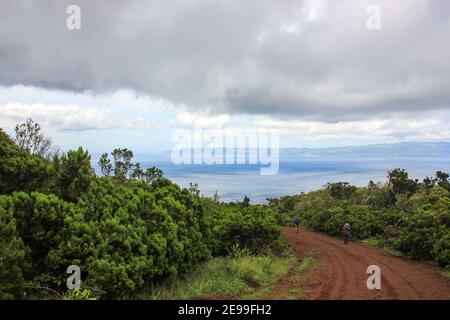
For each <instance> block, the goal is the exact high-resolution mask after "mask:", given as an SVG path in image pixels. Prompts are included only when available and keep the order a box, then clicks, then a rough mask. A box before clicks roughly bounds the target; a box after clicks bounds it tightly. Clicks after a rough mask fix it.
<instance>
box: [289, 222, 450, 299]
mask: <svg viewBox="0 0 450 320" xmlns="http://www.w3.org/2000/svg"><path fill="white" fill-rule="evenodd" d="M283 234H284V236H285V237H286V239H287V240H288V242H289V243H290V244H291V246H292V247H293V248H294V250H295V252H296V254H297V255H298V256H299V258H301V257H303V255H304V254H305V253H306V252H308V251H314V253H315V257H316V258H317V259H318V260H320V261H321V262H322V265H321V266H319V267H317V268H315V269H314V270H313V271H312V274H311V275H310V276H309V277H307V279H305V280H304V282H303V283H302V284H301V285H302V287H303V288H305V289H306V290H307V294H306V298H307V299H312V300H315V299H324V300H342V299H351V300H355V299H368V300H373V299H389V300H392V299H394V300H411V299H420V300H426V299H439V300H442V299H445V300H450V280H448V279H447V278H445V277H444V276H442V275H440V274H439V273H438V271H437V270H436V268H433V267H432V266H431V265H428V264H426V263H421V262H417V261H412V260H408V259H405V258H398V257H394V256H391V255H390V254H388V253H386V252H383V251H381V250H377V249H375V248H371V247H367V246H364V245H362V244H359V243H354V242H351V243H350V244H349V245H347V246H345V245H344V244H343V242H342V241H341V240H339V239H336V238H333V237H330V236H327V235H325V234H321V233H316V232H312V231H307V230H303V229H302V230H300V231H299V233H295V229H294V228H292V227H285V228H284V229H283ZM370 265H377V266H379V267H380V269H381V290H369V289H367V285H366V281H367V278H368V277H369V276H370V275H369V274H366V270H367V267H368V266H370Z"/></svg>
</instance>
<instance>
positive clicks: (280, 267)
mask: <svg viewBox="0 0 450 320" xmlns="http://www.w3.org/2000/svg"><path fill="white" fill-rule="evenodd" d="M294 261H295V259H294V257H293V256H292V255H288V256H282V257H275V256H245V257H240V258H229V257H226V258H213V259H211V260H209V261H207V262H205V263H203V264H200V265H199V266H197V267H196V268H195V269H194V270H193V271H192V272H190V273H189V274H186V275H184V277H182V278H180V279H176V280H174V281H172V282H171V283H166V284H163V285H158V286H154V287H151V288H147V289H146V290H144V292H143V293H141V294H140V295H139V297H138V298H142V299H167V300H171V299H193V298H207V297H208V296H212V297H214V296H227V295H235V294H242V293H246V294H250V295H251V294H252V293H254V294H255V295H256V296H258V295H262V294H264V292H262V293H259V292H256V291H255V288H257V287H260V286H266V285H268V284H270V283H272V282H274V281H275V280H277V279H278V278H280V277H281V276H282V275H284V274H285V273H286V272H287V271H288V270H289V269H290V268H291V267H292V264H293V263H294ZM256 299H257V297H256Z"/></svg>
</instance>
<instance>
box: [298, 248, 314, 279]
mask: <svg viewBox="0 0 450 320" xmlns="http://www.w3.org/2000/svg"><path fill="white" fill-rule="evenodd" d="M318 263H319V262H318V260H316V259H315V258H314V251H308V252H307V253H306V254H305V257H304V258H303V260H302V262H301V263H300V264H299V266H298V267H297V270H295V274H294V275H293V276H292V278H293V279H294V280H297V281H299V280H302V279H303V278H304V277H305V276H306V275H307V273H308V271H310V270H311V269H313V268H314V267H316V266H317V265H318Z"/></svg>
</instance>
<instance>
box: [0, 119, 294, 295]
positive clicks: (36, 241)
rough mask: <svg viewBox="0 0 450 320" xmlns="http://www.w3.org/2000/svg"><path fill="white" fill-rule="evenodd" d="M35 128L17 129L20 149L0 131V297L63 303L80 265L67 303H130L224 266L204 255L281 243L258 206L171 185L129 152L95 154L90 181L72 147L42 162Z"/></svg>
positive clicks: (275, 247)
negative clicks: (77, 284) (150, 290)
mask: <svg viewBox="0 0 450 320" xmlns="http://www.w3.org/2000/svg"><path fill="white" fill-rule="evenodd" d="M40 130H41V129H40V127H39V126H37V125H34V124H33V122H32V120H29V121H27V123H26V124H25V125H19V126H18V127H17V128H16V139H15V141H20V144H21V145H22V147H21V146H19V145H17V144H16V143H15V142H14V141H13V140H12V139H11V138H10V137H8V136H7V135H6V134H5V133H4V132H3V131H1V130H0V177H1V179H0V246H1V248H2V250H0V299H11V298H28V297H33V298H35V297H39V292H41V291H42V295H43V297H47V296H48V292H53V293H55V294H54V296H64V297H65V296H66V294H65V292H66V290H67V288H66V280H67V277H68V274H67V273H66V270H67V267H68V266H70V265H77V266H79V267H80V268H81V277H82V289H83V290H88V291H77V292H76V296H75V298H83V297H91V296H93V295H95V296H96V297H99V298H106V299H116V298H133V297H134V296H135V295H136V292H139V291H140V290H142V289H144V288H146V287H148V286H152V285H154V286H157V285H159V284H162V283H168V282H171V281H174V279H177V277H180V276H182V275H184V274H186V273H189V272H190V271H191V270H193V268H195V267H196V266H198V265H201V264H202V263H204V262H205V261H209V262H207V264H206V267H204V268H208V265H209V266H210V267H211V266H212V265H214V264H217V263H219V262H220V261H226V260H221V259H222V258H218V259H215V260H214V259H213V260H210V259H211V258H212V257H226V256H229V255H230V254H231V255H233V254H234V255H236V253H238V252H244V253H245V254H246V255H249V254H266V255H272V254H273V253H277V252H280V248H283V246H284V245H285V244H284V243H283V241H282V240H281V236H280V230H281V226H280V225H279V224H277V220H276V218H275V212H274V211H272V210H271V209H270V208H268V207H267V206H261V205H250V203H249V201H248V199H247V200H245V201H243V202H241V203H230V204H226V203H222V202H219V201H218V199H208V198H204V197H202V196H200V191H199V190H198V188H197V186H196V185H192V184H191V186H190V188H180V187H179V186H178V185H176V184H174V183H173V182H171V181H170V180H168V179H165V178H164V177H163V172H162V171H161V170H159V169H158V168H148V169H147V170H146V171H144V170H143V169H142V168H141V166H140V164H139V163H133V161H132V160H133V153H132V151H130V150H128V149H115V150H113V151H112V152H111V154H110V156H111V158H110V156H109V155H108V154H104V155H103V156H102V157H101V159H100V163H99V165H100V167H101V171H102V173H103V175H102V176H97V175H96V174H95V172H94V170H93V168H92V167H91V158H90V155H89V153H88V151H86V150H84V149H83V148H81V147H80V148H78V149H77V150H70V151H68V152H66V153H62V154H60V153H58V152H56V153H55V154H53V155H52V157H51V158H49V157H50V152H49V150H50V149H51V148H50V147H49V146H48V143H49V140H47V139H46V138H45V137H44V136H43V135H42V133H41V131H40ZM36 136H39V137H40V138H39V139H38V140H37V141H36V143H38V144H39V145H38V146H34V145H33V139H32V137H36ZM29 141H31V142H30V143H28V142H29ZM42 145H43V146H44V147H42ZM25 147H26V148H25ZM42 148H43V149H45V150H44V151H45V152H44V151H42V152H38V151H39V150H41V149H42ZM33 150H35V151H36V150H37V151H36V152H32V151H33ZM223 259H226V258H223ZM246 259H247V260H246ZM252 259H256V260H254V261H255V262H257V263H258V264H261V266H264V265H265V264H264V263H263V262H264V261H272V260H270V259H269V258H262V257H261V258H252ZM252 259H250V258H242V260H241V261H240V262H239V263H242V264H245V263H248V264H251V261H253V260H252ZM264 259H269V260H264ZM267 263H268V262H267ZM226 265H227V266H229V267H230V268H232V269H233V268H237V269H236V270H240V268H238V267H236V266H235V267H233V262H230V263H227V264H226ZM255 270H256V271H257V269H255ZM255 270H253V271H255ZM256 271H255V272H256ZM251 274H252V275H240V276H239V277H241V276H242V277H244V278H245V277H247V278H248V279H247V280H245V279H244V280H245V281H247V282H245V281H244V280H242V281H244V282H242V285H244V284H246V285H247V283H248V282H251V281H252V279H251V277H252V276H253V275H256V274H257V273H254V272H251ZM254 281H255V282H258V281H264V279H263V278H261V279H259V278H255V279H254ZM224 285H225V283H224ZM230 285H238V284H236V283H234V284H233V283H232V284H230ZM42 288H43V289H42ZM41 289H42V290H41ZM199 290H200V289H199ZM199 292H200V291H199ZM72 294H75V293H72Z"/></svg>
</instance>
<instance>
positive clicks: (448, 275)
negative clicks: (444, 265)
mask: <svg viewBox="0 0 450 320" xmlns="http://www.w3.org/2000/svg"><path fill="white" fill-rule="evenodd" d="M441 273H442V275H443V276H444V277H446V278H447V279H449V280H450V270H443V271H442V272H441Z"/></svg>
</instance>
